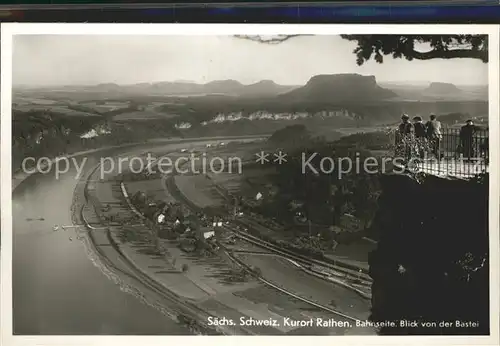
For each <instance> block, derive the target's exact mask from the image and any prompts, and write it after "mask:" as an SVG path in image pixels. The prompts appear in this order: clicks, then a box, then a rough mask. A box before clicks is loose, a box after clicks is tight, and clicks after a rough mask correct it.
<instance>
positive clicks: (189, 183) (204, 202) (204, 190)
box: [175, 175, 224, 208]
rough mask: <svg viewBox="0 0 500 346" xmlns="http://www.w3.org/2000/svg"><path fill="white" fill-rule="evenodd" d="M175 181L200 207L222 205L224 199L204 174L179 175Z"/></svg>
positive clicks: (184, 193) (183, 192)
mask: <svg viewBox="0 0 500 346" xmlns="http://www.w3.org/2000/svg"><path fill="white" fill-rule="evenodd" d="M175 183H176V185H177V187H178V188H179V190H180V191H181V192H182V194H183V195H185V196H186V197H187V198H188V199H189V200H191V201H192V202H193V203H194V204H196V205H197V206H198V207H200V208H206V207H212V206H221V205H222V204H223V203H224V199H223V198H222V196H221V195H219V194H218V193H217V192H216V191H215V189H214V188H213V185H212V182H211V181H210V180H209V179H207V178H206V177H205V176H204V175H177V176H176V177H175Z"/></svg>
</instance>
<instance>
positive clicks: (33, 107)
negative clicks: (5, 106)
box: [13, 104, 97, 117]
mask: <svg viewBox="0 0 500 346" xmlns="http://www.w3.org/2000/svg"><path fill="white" fill-rule="evenodd" d="M13 109H14V110H18V111H21V112H28V111H46V110H50V111H51V112H53V113H57V114H62V115H67V116H78V117H85V116H96V115H97V114H94V113H88V112H82V111H76V110H73V109H69V108H68V107H65V106H54V105H53V104H46V105H42V104H25V105H18V106H14V107H13Z"/></svg>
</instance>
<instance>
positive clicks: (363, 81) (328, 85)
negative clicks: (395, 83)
mask: <svg viewBox="0 0 500 346" xmlns="http://www.w3.org/2000/svg"><path fill="white" fill-rule="evenodd" d="M397 96H398V95H397V94H396V93H394V92H393V91H391V90H389V89H384V88H382V87H381V86H379V85H378V84H377V81H376V79H375V76H362V75H359V74H351V73H347V74H335V75H317V76H314V77H312V78H311V79H310V80H309V81H308V82H307V84H306V85H304V86H303V87H301V88H297V89H295V90H292V91H290V92H288V93H286V94H284V95H283V96H282V98H286V99H293V100H295V101H303V102H328V103H346V102H348V103H355V102H359V101H360V100H363V101H376V100H388V99H391V98H395V97H397Z"/></svg>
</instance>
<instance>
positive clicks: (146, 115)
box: [113, 110, 177, 121]
mask: <svg viewBox="0 0 500 346" xmlns="http://www.w3.org/2000/svg"><path fill="white" fill-rule="evenodd" d="M175 117H177V115H176V114H168V113H159V112H155V111H152V110H144V111H132V112H126V113H120V114H117V115H115V116H114V117H113V119H114V120H116V121H126V120H144V121H147V120H151V119H162V118H164V119H169V118H175Z"/></svg>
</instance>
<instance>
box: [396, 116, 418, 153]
mask: <svg viewBox="0 0 500 346" xmlns="http://www.w3.org/2000/svg"><path fill="white" fill-rule="evenodd" d="M414 137H415V127H414V126H413V124H412V123H411V122H410V117H409V116H408V114H403V115H402V116H401V124H399V126H398V130H397V131H396V143H395V146H396V154H397V155H401V156H403V157H404V158H405V160H408V159H410V158H411V156H412V152H413V150H412V149H413V147H414V144H415V143H414Z"/></svg>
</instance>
